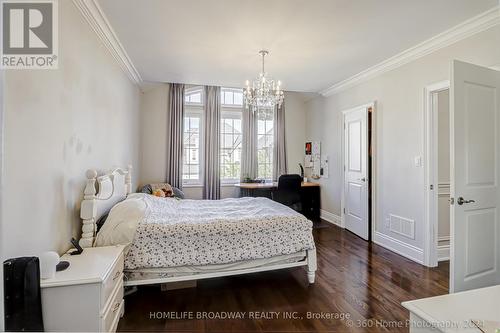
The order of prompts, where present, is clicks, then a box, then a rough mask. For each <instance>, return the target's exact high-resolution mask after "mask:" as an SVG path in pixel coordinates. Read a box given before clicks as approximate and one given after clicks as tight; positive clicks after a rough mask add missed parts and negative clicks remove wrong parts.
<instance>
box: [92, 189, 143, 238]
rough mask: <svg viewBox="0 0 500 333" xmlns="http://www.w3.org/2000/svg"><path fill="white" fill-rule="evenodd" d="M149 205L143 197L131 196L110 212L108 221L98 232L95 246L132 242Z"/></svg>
mask: <svg viewBox="0 0 500 333" xmlns="http://www.w3.org/2000/svg"><path fill="white" fill-rule="evenodd" d="M146 210H147V206H146V203H145V202H144V200H143V198H142V197H140V196H138V197H136V196H129V197H128V198H127V199H126V200H124V201H122V202H120V203H118V204H116V205H115V206H114V207H113V208H112V209H111V211H110V212H109V215H108V218H107V219H106V223H105V224H104V225H103V226H102V228H101V230H100V232H99V233H98V234H97V238H96V240H95V246H110V245H128V244H130V243H132V241H133V240H134V236H135V231H136V228H137V224H138V223H139V220H140V219H142V218H143V217H144V214H145V213H146Z"/></svg>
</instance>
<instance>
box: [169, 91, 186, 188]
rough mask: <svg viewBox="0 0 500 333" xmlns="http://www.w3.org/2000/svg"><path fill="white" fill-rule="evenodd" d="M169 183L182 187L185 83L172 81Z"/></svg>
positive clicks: (170, 93)
mask: <svg viewBox="0 0 500 333" xmlns="http://www.w3.org/2000/svg"><path fill="white" fill-rule="evenodd" d="M167 119H168V129H169V131H168V136H167V138H168V141H167V157H168V160H167V183H169V184H170V185H172V186H174V187H177V188H182V164H183V160H182V153H183V152H182V148H183V142H182V140H183V126H184V85H183V84H178V83H171V84H170V89H169V104H168V117H167Z"/></svg>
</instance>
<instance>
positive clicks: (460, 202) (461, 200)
mask: <svg viewBox="0 0 500 333" xmlns="http://www.w3.org/2000/svg"><path fill="white" fill-rule="evenodd" d="M473 202H476V201H475V200H472V199H471V200H465V199H464V198H462V197H459V198H458V199H457V204H459V205H460V206H462V205H463V204H468V203H473Z"/></svg>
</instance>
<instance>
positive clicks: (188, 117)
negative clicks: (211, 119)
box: [182, 87, 203, 185]
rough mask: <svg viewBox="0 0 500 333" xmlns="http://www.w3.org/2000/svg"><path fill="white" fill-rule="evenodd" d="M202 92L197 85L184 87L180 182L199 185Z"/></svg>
mask: <svg viewBox="0 0 500 333" xmlns="http://www.w3.org/2000/svg"><path fill="white" fill-rule="evenodd" d="M202 98H203V93H202V89H201V88H199V87H196V88H190V89H186V93H185V98H184V107H185V109H184V131H183V149H184V151H183V160H184V162H183V166H182V182H183V184H185V185H201V182H202V176H201V172H202V167H201V163H200V161H201V156H202V147H203V146H202V133H203V102H202Z"/></svg>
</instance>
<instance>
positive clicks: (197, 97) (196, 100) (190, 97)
mask: <svg viewBox="0 0 500 333" xmlns="http://www.w3.org/2000/svg"><path fill="white" fill-rule="evenodd" d="M201 97H202V90H201V88H199V87H197V88H190V89H186V93H185V94H184V103H185V105H203V102H202V101H201Z"/></svg>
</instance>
